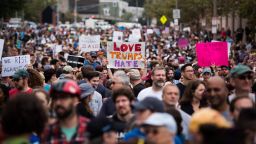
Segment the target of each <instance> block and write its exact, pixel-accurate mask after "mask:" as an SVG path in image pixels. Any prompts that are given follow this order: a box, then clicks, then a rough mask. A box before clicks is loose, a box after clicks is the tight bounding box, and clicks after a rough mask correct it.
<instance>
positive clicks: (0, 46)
mask: <svg viewBox="0 0 256 144" xmlns="http://www.w3.org/2000/svg"><path fill="white" fill-rule="evenodd" d="M3 49H4V40H3V39H0V60H1V58H2V54H3Z"/></svg>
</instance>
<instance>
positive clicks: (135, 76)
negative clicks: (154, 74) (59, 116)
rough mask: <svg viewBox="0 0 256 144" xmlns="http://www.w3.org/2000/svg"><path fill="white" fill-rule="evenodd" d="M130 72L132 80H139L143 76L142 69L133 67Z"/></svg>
mask: <svg viewBox="0 0 256 144" xmlns="http://www.w3.org/2000/svg"><path fill="white" fill-rule="evenodd" d="M129 73H130V79H132V80H139V79H140V77H141V75H140V71H139V70H137V69H131V70H130V72H129Z"/></svg>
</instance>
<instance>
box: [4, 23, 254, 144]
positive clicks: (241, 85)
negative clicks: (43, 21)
mask: <svg viewBox="0 0 256 144" xmlns="http://www.w3.org/2000/svg"><path fill="white" fill-rule="evenodd" d="M147 29H152V30H153V33H148V32H147ZM131 30H132V29H129V28H119V27H116V26H113V27H112V28H111V29H107V30H101V29H86V28H81V29H78V28H77V29H67V28H57V27H54V26H50V25H39V26H38V28H37V29H33V28H24V29H8V28H3V29H2V30H1V31H0V38H1V39H4V40H5V43H4V49H3V57H11V56H18V55H30V64H29V65H27V68H26V69H18V70H17V71H16V72H15V73H14V75H12V76H8V77H3V76H2V77H1V84H0V141H1V142H0V143H4V144H21V143H22V144H37V143H43V144H44V143H45V144H100V143H102V144H118V143H121V144H231V143H232V144H256V107H255V103H256V95H255V93H256V81H255V74H256V72H255V70H256V45H255V41H254V40H253V37H252V36H251V35H250V34H248V35H247V39H246V42H243V41H242V39H241V38H240V37H241V36H240V35H241V34H240V33H237V35H235V34H234V35H231V33H230V32H229V30H226V31H224V29H223V30H222V31H220V32H218V34H217V36H216V37H217V39H216V40H219V41H229V42H230V41H231V40H232V45H231V53H230V56H229V65H226V66H225V65H222V66H217V65H211V66H209V67H201V66H199V65H198V61H197V57H196V50H195V44H196V43H198V42H202V41H203V42H205V41H209V42H210V41H211V40H212V34H211V33H210V32H207V31H200V32H193V31H185V32H178V31H175V30H174V29H172V28H163V27H155V28H152V27H147V26H144V27H142V28H141V29H140V30H141V39H140V41H141V42H145V44H146V59H145V67H144V68H137V69H136V68H133V69H111V68H108V61H107V58H106V57H107V55H106V53H107V42H108V41H112V39H113V32H114V31H121V32H123V34H124V36H123V40H124V41H128V38H129V35H130V34H131ZM82 34H84V35H100V36H101V37H100V39H101V42H100V43H101V45H100V47H101V50H99V51H92V52H81V49H80V48H79V36H81V35H82ZM239 34H240V35H239ZM179 38H186V39H187V40H188V41H189V44H188V45H187V47H185V48H179V47H178V44H177V40H178V39H179ZM57 45H61V46H62V51H61V52H58V53H56V52H55V47H56V46H57ZM68 55H76V56H81V57H83V58H84V59H85V60H84V64H83V66H81V67H74V66H71V65H70V64H69V62H68V60H67V56H68ZM1 71H2V70H1Z"/></svg>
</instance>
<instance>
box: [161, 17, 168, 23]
mask: <svg viewBox="0 0 256 144" xmlns="http://www.w3.org/2000/svg"><path fill="white" fill-rule="evenodd" d="M160 22H161V23H162V24H165V23H166V22H167V17H166V16H165V15H163V16H162V17H161V18H160Z"/></svg>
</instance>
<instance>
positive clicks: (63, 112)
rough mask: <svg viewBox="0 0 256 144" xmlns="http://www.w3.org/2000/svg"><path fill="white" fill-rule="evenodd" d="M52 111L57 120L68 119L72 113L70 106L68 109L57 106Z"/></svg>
mask: <svg viewBox="0 0 256 144" xmlns="http://www.w3.org/2000/svg"><path fill="white" fill-rule="evenodd" d="M54 110H55V112H56V115H57V118H58V119H59V120H63V119H66V118H68V117H69V116H70V115H72V113H73V111H74V109H73V107H72V105H70V106H69V107H68V108H64V107H63V106H60V105H58V106H56V107H55V109H54Z"/></svg>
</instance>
